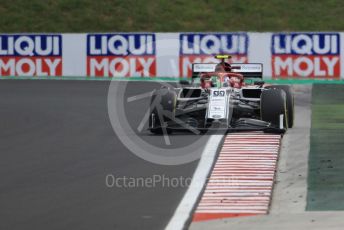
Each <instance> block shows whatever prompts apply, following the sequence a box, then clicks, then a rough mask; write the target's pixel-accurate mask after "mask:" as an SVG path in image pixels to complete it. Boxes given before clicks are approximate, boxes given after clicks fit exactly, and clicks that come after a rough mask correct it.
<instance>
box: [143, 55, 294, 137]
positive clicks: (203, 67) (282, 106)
mask: <svg viewBox="0 0 344 230" xmlns="http://www.w3.org/2000/svg"><path fill="white" fill-rule="evenodd" d="M215 57H216V58H217V59H221V62H220V63H218V64H212V63H194V64H193V65H192V80H191V82H188V84H186V83H185V82H182V83H183V84H182V86H181V87H177V88H171V87H166V86H163V87H162V88H161V89H158V90H155V91H153V92H152V97H151V105H150V117H149V130H150V131H151V132H152V133H155V134H161V133H164V134H165V133H171V132H172V131H173V130H191V131H193V132H200V131H205V130H209V129H226V130H228V131H264V132H273V133H284V132H285V131H286V130H287V128H291V127H293V121H294V99H293V94H292V90H291V88H290V86H288V85H267V84H265V82H264V81H262V74H263V66H262V64H256V63H254V64H252V63H251V64H229V63H227V62H225V59H228V58H230V56H228V55H216V56H215Z"/></svg>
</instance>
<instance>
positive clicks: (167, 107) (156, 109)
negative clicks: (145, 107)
mask: <svg viewBox="0 0 344 230" xmlns="http://www.w3.org/2000/svg"><path fill="white" fill-rule="evenodd" d="M176 101H177V94H176V92H175V91H174V90H171V89H169V88H161V89H159V90H156V91H154V92H153V95H152V98H151V104H150V109H151V113H150V118H149V128H150V131H151V132H152V133H154V134H163V128H166V132H167V133H168V134H170V133H172V130H171V129H169V128H168V126H167V124H168V122H169V121H171V120H173V119H174V115H175V107H176Z"/></svg>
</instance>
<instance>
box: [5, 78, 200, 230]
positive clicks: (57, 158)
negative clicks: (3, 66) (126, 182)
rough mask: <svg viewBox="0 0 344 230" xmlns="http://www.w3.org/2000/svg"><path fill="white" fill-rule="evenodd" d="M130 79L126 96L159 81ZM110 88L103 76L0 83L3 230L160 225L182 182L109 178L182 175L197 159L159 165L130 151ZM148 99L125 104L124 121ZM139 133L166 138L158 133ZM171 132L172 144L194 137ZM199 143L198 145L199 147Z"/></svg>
mask: <svg viewBox="0 0 344 230" xmlns="http://www.w3.org/2000/svg"><path fill="white" fill-rule="evenodd" d="M129 85H130V86H131V87H130V90H129V91H128V94H136V93H144V92H148V91H150V90H152V89H153V88H159V87H160V85H159V84H157V83H150V82H141V83H140V82H130V83H129ZM108 87H109V82H105V81H49V80H35V81H33V80H27V81H26V80H20V81H14V80H8V81H7V80H2V81H1V82H0V229H92V230H94V229H162V228H164V227H165V225H166V224H167V222H168V221H169V219H170V217H171V216H172V215H173V213H174V211H175V209H176V207H177V206H178V203H179V201H180V200H181V199H182V197H183V195H184V193H185V191H186V189H187V187H186V186H184V187H183V186H177V187H171V186H170V187H167V186H163V185H162V184H159V185H157V186H155V187H153V188H152V187H138V186H136V187H135V188H119V187H116V186H112V187H111V186H110V187H109V186H107V185H106V176H107V175H113V176H115V177H116V178H119V177H124V176H125V177H127V178H139V177H143V178H147V177H153V175H158V176H165V177H166V178H180V177H183V178H184V179H185V178H191V177H192V174H193V172H194V170H195V168H196V166H197V163H198V161H194V162H192V163H188V164H184V165H179V166H162V165H156V164H152V163H149V162H147V161H145V160H143V159H141V158H138V157H137V156H135V155H134V154H132V153H131V152H130V151H129V150H128V149H127V148H126V147H125V146H124V145H123V144H122V143H121V142H120V141H119V138H118V137H117V136H116V134H115V132H114V131H113V129H112V126H111V124H110V121H109V117H108V112H107V91H108ZM148 103H149V100H148V98H145V99H144V100H141V101H140V102H137V103H136V104H133V105H134V106H132V107H131V108H128V111H127V114H128V120H129V121H133V123H135V122H136V123H137V122H138V121H140V118H141V117H142V111H144V110H145V108H146V107H147V106H148ZM132 134H133V133H130V131H128V133H123V134H122V135H132ZM142 136H143V137H144V139H145V140H146V141H148V142H150V143H153V144H156V145H160V146H161V145H163V144H164V140H163V138H162V137H161V136H160V137H159V136H152V135H149V134H148V133H145V132H144V133H143V134H142ZM170 138H171V146H170V147H169V148H174V147H178V146H185V145H188V144H189V143H192V142H193V141H195V139H196V138H197V137H195V135H190V134H178V135H173V136H171V137H170ZM204 144H205V143H204ZM204 144H202V143H200V144H199V145H198V146H197V148H199V151H201V150H202V149H203V147H204Z"/></svg>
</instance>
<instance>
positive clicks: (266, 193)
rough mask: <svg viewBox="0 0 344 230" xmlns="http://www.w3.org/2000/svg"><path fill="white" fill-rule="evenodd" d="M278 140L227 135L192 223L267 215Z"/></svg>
mask: <svg viewBox="0 0 344 230" xmlns="http://www.w3.org/2000/svg"><path fill="white" fill-rule="evenodd" d="M280 141H281V136H280V135H275V134H265V133H260V132H248V133H235V134H228V135H227V136H226V137H225V140H224V144H223V146H222V149H221V151H220V153H219V156H218V159H217V161H216V163H215V165H214V168H213V171H212V172H211V174H210V177H209V180H208V183H207V185H206V188H205V191H204V193H203V195H202V197H201V200H200V202H199V204H198V206H197V208H196V210H195V213H194V215H193V221H202V220H209V219H217V218H226V217H238V216H249V215H257V214H267V213H268V211H269V205H270V200H271V195H272V188H273V183H274V176H275V170H276V167H277V160H278V153H279V149H280Z"/></svg>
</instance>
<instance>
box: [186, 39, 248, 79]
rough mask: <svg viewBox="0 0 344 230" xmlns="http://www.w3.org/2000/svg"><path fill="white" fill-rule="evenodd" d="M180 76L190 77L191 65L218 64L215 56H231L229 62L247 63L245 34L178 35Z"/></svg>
mask: <svg viewBox="0 0 344 230" xmlns="http://www.w3.org/2000/svg"><path fill="white" fill-rule="evenodd" d="M179 40H180V52H179V69H180V76H191V74H192V69H191V65H192V63H218V62H219V60H217V59H215V58H214V55H216V54H230V55H232V58H231V60H229V61H230V62H235V63H247V61H248V59H247V50H248V43H249V41H248V40H249V39H248V35H247V34H246V33H197V34H191V33H185V34H180V37H179Z"/></svg>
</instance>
